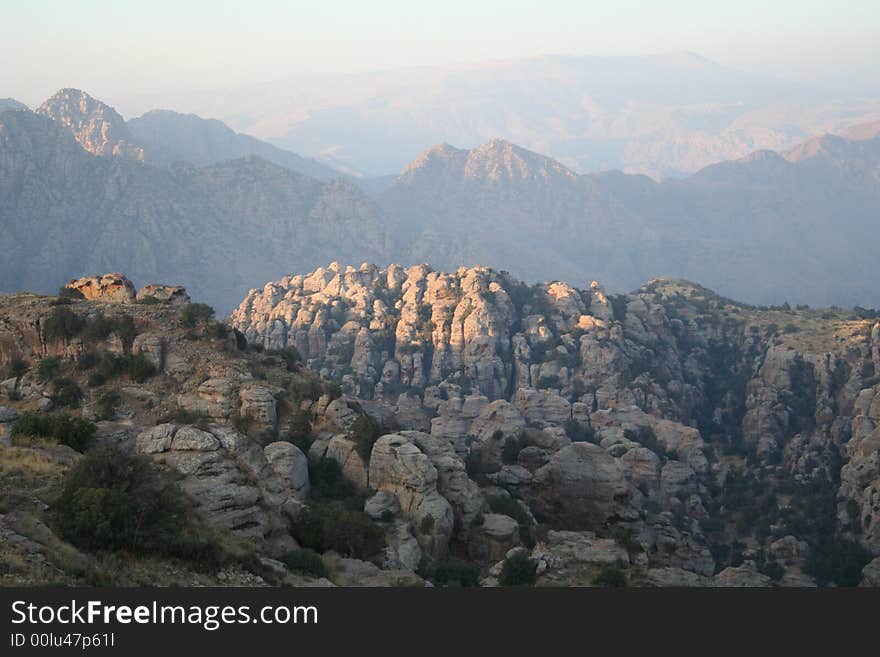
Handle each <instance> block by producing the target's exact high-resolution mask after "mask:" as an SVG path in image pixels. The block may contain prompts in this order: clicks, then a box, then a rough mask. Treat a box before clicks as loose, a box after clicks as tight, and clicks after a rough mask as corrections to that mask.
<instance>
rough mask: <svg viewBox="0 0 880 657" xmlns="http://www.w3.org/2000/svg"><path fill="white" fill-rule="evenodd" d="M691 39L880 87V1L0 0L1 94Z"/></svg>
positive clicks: (830, 81) (868, 88)
mask: <svg viewBox="0 0 880 657" xmlns="http://www.w3.org/2000/svg"><path fill="white" fill-rule="evenodd" d="M673 51H692V52H696V53H699V54H700V55H703V56H705V57H707V58H709V59H711V60H714V61H716V62H718V63H720V64H723V65H726V66H730V67H734V68H738V69H742V70H745V71H749V72H753V73H761V74H767V75H773V76H777V77H782V78H787V79H792V80H799V81H806V82H811V83H814V84H816V85H820V86H823V87H825V88H828V89H833V90H834V91H835V93H838V94H839V95H840V96H841V97H842V98H843V97H859V96H873V97H880V0H843V1H841V2H836V3H832V2H828V1H827V0H796V1H795V0H772V1H770V2H768V1H767V0H760V1H759V0H735V1H734V0H727V1H726V2H714V1H711V0H702V1H697V0H663V1H658V0H653V1H649V0H641V1H636V0H602V1H601V2H594V1H592V0H575V1H561V0H560V1H553V0H542V1H540V2H526V1H523V0H503V1H499V0H464V1H463V0H443V1H442V2H436V1H435V2H431V3H427V2H418V1H415V0H409V1H396V0H372V1H370V0H359V1H356V0H324V1H323V2H298V1H295V0H288V1H280V0H248V1H247V2H242V1H241V0H236V1H234V2H230V1H228V0H185V1H183V0H176V1H170V0H149V1H142V2H133V1H129V0H125V1H124V2H121V1H119V0H116V1H109V0H77V1H73V2H72V1H70V0H0V98H2V97H13V98H17V99H18V100H21V101H23V102H25V103H27V104H29V105H37V104H39V103H40V102H41V101H42V100H43V99H45V98H46V97H48V96H50V95H51V94H52V93H54V91H56V90H57V89H59V88H61V87H69V86H72V87H78V88H81V89H86V90H88V91H89V92H90V93H93V94H95V95H97V96H99V97H102V98H107V99H112V98H124V97H126V96H137V95H140V94H150V93H157V92H174V91H191V90H212V89H217V90H221V89H232V88H235V87H239V86H244V85H247V84H251V83H258V82H265V81H271V80H275V79H281V78H287V77H293V76H298V75H312V74H320V73H329V72H358V71H366V70H383V69H391V68H399V67H403V66H412V65H438V66H439V65H455V64H463V63H473V62H479V61H485V60H492V59H516V58H522V57H529V56H534V55H541V54H555V53H560V54H576V55H645V54H654V53H663V52H673Z"/></svg>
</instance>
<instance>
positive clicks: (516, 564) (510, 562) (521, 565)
mask: <svg viewBox="0 0 880 657" xmlns="http://www.w3.org/2000/svg"><path fill="white" fill-rule="evenodd" d="M536 566H537V564H535V562H534V561H532V560H531V559H529V556H528V555H527V554H526V553H525V552H517V553H516V554H514V555H513V556H511V557H509V558H508V559H505V560H504V565H503V566H501V577H500V578H499V580H498V583H499V584H501V586H534V585H535V581H536V579H537V576H536V575H535V570H536Z"/></svg>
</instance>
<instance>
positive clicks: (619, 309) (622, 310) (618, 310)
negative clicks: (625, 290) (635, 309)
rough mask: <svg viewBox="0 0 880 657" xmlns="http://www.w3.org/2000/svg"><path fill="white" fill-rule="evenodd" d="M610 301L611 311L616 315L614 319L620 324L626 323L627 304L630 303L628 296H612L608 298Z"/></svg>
mask: <svg viewBox="0 0 880 657" xmlns="http://www.w3.org/2000/svg"><path fill="white" fill-rule="evenodd" d="M608 301H610V302H611V311H612V314H613V315H614V319H616V320H617V321H618V322H624V321H626V310H627V304H628V303H629V300H628V299H627V298H626V295H625V294H612V295H611V296H609V297H608Z"/></svg>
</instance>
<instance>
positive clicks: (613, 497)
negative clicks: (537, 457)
mask: <svg viewBox="0 0 880 657" xmlns="http://www.w3.org/2000/svg"><path fill="white" fill-rule="evenodd" d="M632 494H633V491H632V490H631V488H630V485H629V483H628V482H627V480H626V477H625V475H624V468H623V466H622V465H621V463H620V461H618V460H617V459H615V458H614V457H613V456H611V455H610V454H609V453H608V452H606V451H605V450H604V449H602V448H601V447H599V446H598V445H593V444H591V443H574V444H572V445H569V446H568V447H564V448H562V449H561V450H559V451H558V452H556V453H555V454H554V455H553V456H552V457H551V459H550V462H549V463H547V465H545V466H542V467H541V468H539V469H538V470H537V472H535V480H534V482H533V484H532V486H531V487H530V489H529V493H528V495H529V503H530V505H531V506H532V508H533V509H534V510H535V512H536V513H537V514H539V515H540V516H541V517H544V518H547V519H552V521H554V522H556V523H558V524H561V525H563V526H565V527H570V528H580V529H595V528H601V527H604V526H606V524H607V523H609V522H611V521H613V520H622V519H633V518H634V517H635V516H636V515H637V514H636V512H635V511H634V509H633V507H632V505H631V502H632V499H631V498H632Z"/></svg>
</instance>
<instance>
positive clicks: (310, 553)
mask: <svg viewBox="0 0 880 657" xmlns="http://www.w3.org/2000/svg"><path fill="white" fill-rule="evenodd" d="M281 560H282V561H283V562H284V564H285V565H286V566H287V567H288V568H290V570H293V571H296V572H298V573H304V574H306V575H314V576H315V577H326V576H327V568H326V567H325V566H324V562H323V561H322V560H321V555H320V554H318V553H317V552H315V551H314V550H309V549H305V550H291V551H290V552H288V553H287V554H285V555H284V557H282V559H281Z"/></svg>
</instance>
